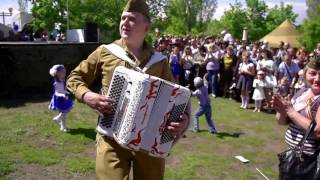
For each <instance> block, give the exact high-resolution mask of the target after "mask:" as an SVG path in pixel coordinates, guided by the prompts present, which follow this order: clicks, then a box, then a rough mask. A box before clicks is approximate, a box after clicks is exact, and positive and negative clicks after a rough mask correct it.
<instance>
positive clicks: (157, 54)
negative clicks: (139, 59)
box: [142, 52, 168, 72]
mask: <svg viewBox="0 0 320 180" xmlns="http://www.w3.org/2000/svg"><path fill="white" fill-rule="evenodd" d="M164 60H168V58H167V56H164V55H162V54H161V53H160V52H155V53H153V55H152V56H151V58H150V59H149V62H148V63H147V64H146V65H145V66H144V68H143V69H142V71H143V72H146V71H147V70H148V69H149V68H150V67H151V66H152V65H154V64H156V63H158V62H160V61H164Z"/></svg>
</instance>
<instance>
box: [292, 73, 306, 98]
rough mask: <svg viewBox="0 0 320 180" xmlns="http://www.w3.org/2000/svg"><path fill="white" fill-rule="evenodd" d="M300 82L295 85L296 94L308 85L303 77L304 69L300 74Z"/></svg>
mask: <svg viewBox="0 0 320 180" xmlns="http://www.w3.org/2000/svg"><path fill="white" fill-rule="evenodd" d="M298 76H299V79H298V82H297V83H295V85H294V93H296V92H298V91H299V90H300V89H301V88H303V87H306V83H305V80H304V77H303V69H301V70H300V71H299V72H298Z"/></svg>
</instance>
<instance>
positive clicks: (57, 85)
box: [49, 64, 73, 132]
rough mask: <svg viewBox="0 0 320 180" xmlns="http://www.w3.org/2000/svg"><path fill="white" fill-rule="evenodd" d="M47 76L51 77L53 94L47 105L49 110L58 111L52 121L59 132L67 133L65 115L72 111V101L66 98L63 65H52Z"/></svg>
mask: <svg viewBox="0 0 320 180" xmlns="http://www.w3.org/2000/svg"><path fill="white" fill-rule="evenodd" d="M49 74H50V75H51V76H52V77H53V79H54V83H53V87H54V93H53V95H52V98H51V102H50V104H49V109H51V110H54V111H58V112H59V114H58V115H57V116H55V117H54V118H53V120H54V121H55V122H56V123H57V124H58V125H59V126H60V130H61V131H63V132H67V131H68V128H67V126H66V115H67V113H68V112H69V111H70V110H71V109H72V105H73V103H72V100H71V99H70V98H69V97H68V94H69V93H68V91H67V89H66V82H65V77H66V69H65V67H64V66H63V65H61V64H57V65H54V66H53V67H52V68H51V69H50V71H49Z"/></svg>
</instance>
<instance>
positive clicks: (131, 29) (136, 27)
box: [119, 12, 149, 44]
mask: <svg viewBox="0 0 320 180" xmlns="http://www.w3.org/2000/svg"><path fill="white" fill-rule="evenodd" d="M148 30H149V22H148V20H147V18H146V17H145V16H144V15H142V14H141V13H138V12H123V13H122V15H121V21H120V26H119V31H120V36H121V39H123V40H124V41H125V42H126V43H128V44H135V43H140V42H141V41H143V40H144V37H145V35H146V34H147V32H148Z"/></svg>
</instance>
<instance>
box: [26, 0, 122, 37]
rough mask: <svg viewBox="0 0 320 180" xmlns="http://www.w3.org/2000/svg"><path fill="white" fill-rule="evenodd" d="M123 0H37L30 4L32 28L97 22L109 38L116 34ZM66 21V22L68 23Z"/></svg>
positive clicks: (79, 26)
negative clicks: (32, 18)
mask: <svg viewBox="0 0 320 180" xmlns="http://www.w3.org/2000/svg"><path fill="white" fill-rule="evenodd" d="M125 4H126V1H125V0H37V1H35V2H34V3H33V7H32V14H33V17H34V21H33V24H32V25H33V27H34V29H35V30H39V29H41V30H48V31H51V30H52V29H53V28H54V24H55V23H61V24H62V30H63V31H64V30H65V29H66V28H67V23H68V22H69V24H70V28H71V29H75V28H84V26H85V24H86V22H92V23H97V24H98V27H99V28H100V30H101V31H102V34H104V36H105V37H107V39H105V41H110V40H113V39H115V38H117V37H118V36H119V30H118V29H119V28H118V26H119V21H120V14H121V13H122V9H123V7H124V5H125ZM67 20H68V22H67Z"/></svg>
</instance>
